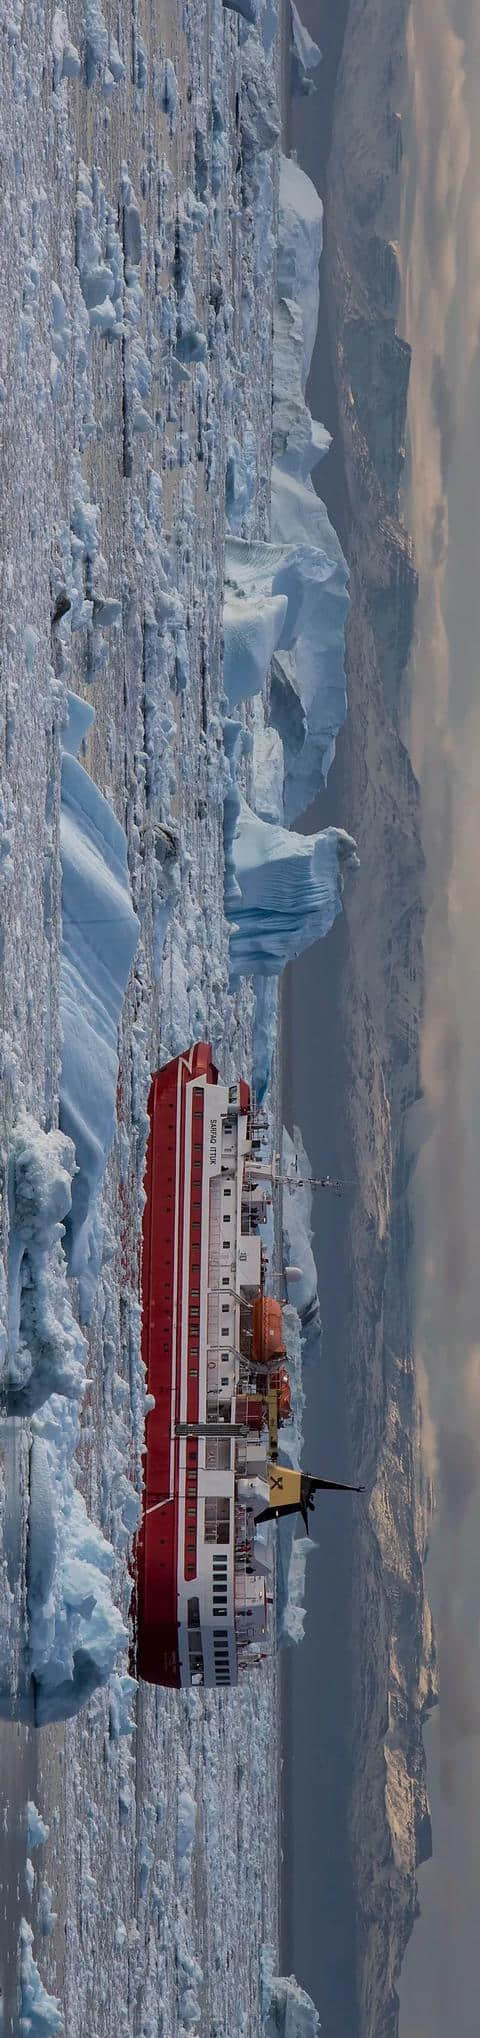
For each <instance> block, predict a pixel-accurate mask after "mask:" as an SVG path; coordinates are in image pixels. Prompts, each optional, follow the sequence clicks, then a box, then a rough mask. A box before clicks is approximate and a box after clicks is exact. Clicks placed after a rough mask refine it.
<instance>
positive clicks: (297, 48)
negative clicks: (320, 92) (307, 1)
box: [290, 0, 322, 96]
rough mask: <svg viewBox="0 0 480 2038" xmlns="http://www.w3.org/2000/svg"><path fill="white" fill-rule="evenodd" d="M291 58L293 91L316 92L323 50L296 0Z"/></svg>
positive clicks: (292, 13)
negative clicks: (316, 76)
mask: <svg viewBox="0 0 480 2038" xmlns="http://www.w3.org/2000/svg"><path fill="white" fill-rule="evenodd" d="M290 59H291V86H292V92H294V93H295V94H298V95H300V96H302V95H303V96H305V95H308V94H309V93H310V92H315V90H316V86H315V71H318V66H319V64H321V61H322V52H321V50H319V47H318V43H316V42H314V40H313V35H310V34H309V30H308V28H305V27H304V24H303V21H301V20H300V15H299V12H298V7H296V6H295V0H290Z"/></svg>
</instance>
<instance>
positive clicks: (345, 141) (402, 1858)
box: [324, 0, 437, 2038]
mask: <svg viewBox="0 0 480 2038" xmlns="http://www.w3.org/2000/svg"><path fill="white" fill-rule="evenodd" d="M407 14H408V6H407V4H406V0H394V4H393V5H390V0H388V4H385V5H384V6H383V7H381V8H380V9H379V8H378V6H377V5H376V4H370V0H367V4H366V5H365V4H364V0H351V5H350V8H349V12H348V18H347V26H346V32H345V41H344V48H343V56H342V59H341V63H340V70H339V75H338V83H337V92H336V99H335V108H334V122H333V137H332V148H331V155H330V161H329V172H328V204H327V219H328V231H327V237H326V247H325V256H324V261H325V266H326V276H327V288H328V307H329V320H330V327H331V342H332V356H333V358H334V360H335V372H336V380H337V394H338V401H339V411H340V423H341V433H342V443H343V453H344V463H345V483H346V496H347V517H348V522H349V556H350V561H351V579H350V594H351V611H350V617H349V621H348V626H347V640H346V643H347V684H348V694H349V720H348V724H347V728H346V734H345V748H344V766H343V784H344V787H345V789H346V790H348V798H349V802H350V803H351V804H350V805H349V813H350V814H351V825H352V827H353V829H354V832H355V836H356V839H357V842H358V848H359V854H360V862H361V879H360V881H359V884H358V886H357V888H356V889H352V891H351V892H350V893H349V896H348V900H347V901H346V910H347V915H348V931H349V941H348V953H347V958H346V963H345V969H344V975H343V1010H344V1015H345V1039H346V1051H347V1056H348V1065H349V1070H350V1076H351V1082H350V1103H349V1117H350V1127H351V1139H352V1145H353V1153H354V1165H355V1169H356V1171H357V1174H358V1184H359V1194H358V1197H357V1198H356V1199H355V1206H354V1211H353V1216H352V1223H351V1228H350V1234H349V1239H348V1248H347V1250H348V1256H349V1265H350V1268H351V1272H352V1290H353V1296H354V1302H353V1306H352V1314H351V1322H350V1325H349V1344H350V1348H351V1352H352V1358H351V1362H350V1365H349V1371H348V1404H349V1410H350V1424H351V1434H352V1447H354V1449H355V1461H356V1462H357V1463H360V1464H361V1465H362V1467H363V1476H364V1477H365V1478H366V1479H367V1482H368V1484H369V1486H370V1488H371V1493H370V1502H369V1509H368V1514H367V1515H366V1517H365V1518H364V1519H363V1521H362V1524H361V1528H360V1533H359V1539H358V1547H357V1551H356V1562H355V1579H354V1594H353V1597H354V1604H355V1607H356V1620H355V1635H354V1641H355V1662H356V1665H357V1673H356V1678H355V1691H354V1702H355V1745H354V1779H355V1780H354V1787H353V1802H352V1808H351V1834H352V1854H353V1864H354V1873H355V1882H356V1899H357V1913H358V1999H359V2005H360V2012H359V2032H360V2033H361V2038H370V2034H371V2033H372V2032H373V2031H374V2032H375V2038H393V2034H394V2033H395V2032H396V2031H397V2030H398V1998H397V1994H396V1984H397V1981H398V1976H399V1971H400V1966H401V1960H402V1957H403V1952H404V1948H405V1945H406V1942H407V1939H408V1936H409V1933H410V1932H411V1930H412V1926H413V1922H414V1918H415V1913H416V1906H417V1887H416V1870H417V1867H418V1864H419V1862H420V1861H422V1860H423V1859H424V1858H425V1856H426V1854H427V1853H428V1852H429V1850H430V1845H431V1836H430V1822H429V1813H428V1804H427V1796H426V1781H425V1755H424V1748H423V1739H422V1727H423V1722H424V1719H425V1716H426V1713H427V1711H428V1709H429V1707H430V1705H432V1704H433V1703H434V1702H435V1698H436V1694H437V1679H436V1663H435V1647H434V1639H433V1634H432V1624H431V1616H430V1612H429V1607H428V1602H427V1599H426V1595H425V1585H424V1574H423V1561H424V1556H425V1551H426V1545H427V1542H428V1532H429V1522H430V1518H431V1509H432V1504H433V1498H432V1492H431V1487H430V1485H429V1481H428V1478H427V1476H426V1473H425V1471H424V1469H423V1467H422V1451H421V1417H420V1411H419V1406H418V1398H417V1388H416V1381H415V1367H414V1359H413V1355H412V1310H411V1299H410V1278H411V1277H410V1266H409V1254H410V1247H411V1236H412V1227H411V1218H410V1213H409V1203H408V1190H409V1180H410V1176H411V1171H412V1168H413V1165H414V1160H415V1151H416V1142H417V1137H418V1130H417V1110H418V1101H417V1100H418V1098H419V1094H420V1067H419V1048H420V1027H421V1017H422V994H423V956H422V937H423V902H422V870H423V858H422V846H421V834H420V808H419V792H418V786H417V785H416V782H415V779H414V776H413V773H412V769H411V766H410V762H409V758H408V755H407V751H406V749H405V747H404V743H403V740H402V728H403V709H404V694H403V690H404V687H405V664H406V660H407V657H408V650H409V645H410V641H411V632H412V626H413V616H414V603H415V593H416V575H415V565H414V561H413V557H412V548H411V543H410V540H409V537H408V533H407V531H406V529H405V527H404V525H403V523H402V522H401V520H400V516H399V482H400V477H401V472H402V461H403V457H404V452H403V449H404V439H405V424H406V404H407V389H408V370H409V354H408V348H407V347H406V346H405V344H404V342H403V341H402V340H401V338H400V337H399V336H398V334H397V330H396V323H395V315H396V306H397V299H398V268H397V261H396V254H395V238H396V233H397V230H398V208H399V202H400V187H399V167H400V162H401V152H402V140H401V121H400V118H399V114H398V106H399V104H401V82H402V66H403V61H404V38H405V31H406V20H407ZM387 77H388V80H389V84H388V89H386V87H385V79H386V78H387Z"/></svg>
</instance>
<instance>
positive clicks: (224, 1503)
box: [205, 1494, 230, 1543]
mask: <svg viewBox="0 0 480 2038" xmlns="http://www.w3.org/2000/svg"><path fill="white" fill-rule="evenodd" d="M205 1542H206V1543H229V1542H230V1501H229V1500H226V1499H223V1498H220V1496H218V1497H217V1496H216V1495H214V1494H212V1495H211V1496H210V1495H209V1496H208V1499H207V1500H206V1501H205Z"/></svg>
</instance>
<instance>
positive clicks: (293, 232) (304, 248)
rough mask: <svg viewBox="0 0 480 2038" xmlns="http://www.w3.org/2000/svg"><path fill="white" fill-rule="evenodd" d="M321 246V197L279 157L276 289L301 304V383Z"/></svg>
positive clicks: (289, 160) (310, 341)
mask: <svg viewBox="0 0 480 2038" xmlns="http://www.w3.org/2000/svg"><path fill="white" fill-rule="evenodd" d="M322 247H323V205H322V200H321V198H319V196H318V191H316V190H315V185H314V184H312V180H311V177H307V175H306V172H305V170H301V169H300V165H299V163H296V162H295V161H294V158H293V157H292V156H283V155H282V156H281V157H280V192H279V219H278V257H277V293H278V297H279V298H282V297H287V298H293V299H294V301H295V303H296V304H298V305H300V307H301V313H302V320H303V354H302V366H303V377H304V386H305V385H306V383H307V379H308V375H309V372H310V363H311V359H312V354H313V349H314V346H315V340H316V334H317V326H318V310H319V303H320V281H319V263H320V256H321V253H322Z"/></svg>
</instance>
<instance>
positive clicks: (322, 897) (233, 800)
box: [225, 789, 358, 977]
mask: <svg viewBox="0 0 480 2038" xmlns="http://www.w3.org/2000/svg"><path fill="white" fill-rule="evenodd" d="M357 864H358V857H357V854H356V848H355V843H354V842H353V840H352V837H351V836H350V835H347V834H345V831H344V829H342V828H326V829H325V830H320V832H319V833H318V834H317V835H296V834H294V833H293V832H292V831H291V830H290V829H288V828H281V827H279V826H278V824H272V823H270V822H267V821H262V820H261V819H260V818H259V816H258V815H257V814H254V813H253V812H252V809H251V807H248V806H247V803H246V801H245V800H242V799H241V798H240V796H239V794H238V793H237V792H236V790H235V789H232V792H231V794H230V796H229V795H228V793H227V797H226V801H225V911H226V914H227V918H228V919H230V920H231V922H232V932H231V936H230V962H231V972H232V976H233V977H238V976H242V975H245V974H249V975H253V976H258V975H260V976H278V975H279V973H280V971H281V970H282V969H284V968H285V964H286V963H287V962H291V961H292V960H293V958H294V956H296V955H300V954H301V953H302V950H303V949H304V948H306V947H308V946H309V945H310V943H311V942H313V941H319V940H320V939H321V938H322V936H323V935H325V934H328V931H329V928H330V927H331V926H332V924H333V921H334V920H335V918H336V915H337V913H339V912H340V911H341V903H342V893H343V884H344V876H345V871H346V870H347V869H348V868H354V867H355V866H356V865H357Z"/></svg>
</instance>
